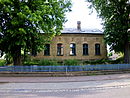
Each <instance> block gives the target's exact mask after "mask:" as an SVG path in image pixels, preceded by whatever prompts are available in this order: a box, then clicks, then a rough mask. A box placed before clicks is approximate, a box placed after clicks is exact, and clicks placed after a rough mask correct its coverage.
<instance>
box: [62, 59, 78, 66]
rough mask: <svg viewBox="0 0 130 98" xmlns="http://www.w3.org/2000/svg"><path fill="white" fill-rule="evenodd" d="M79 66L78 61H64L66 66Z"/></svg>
mask: <svg viewBox="0 0 130 98" xmlns="http://www.w3.org/2000/svg"><path fill="white" fill-rule="evenodd" d="M78 64H79V62H78V61H77V60H75V59H72V60H71V59H70V60H69V59H68V60H65V61H64V65H78Z"/></svg>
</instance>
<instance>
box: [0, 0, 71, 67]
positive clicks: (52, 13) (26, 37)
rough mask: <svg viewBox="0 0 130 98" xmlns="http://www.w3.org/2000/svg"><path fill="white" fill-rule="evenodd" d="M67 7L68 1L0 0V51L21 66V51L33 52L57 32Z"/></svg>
mask: <svg viewBox="0 0 130 98" xmlns="http://www.w3.org/2000/svg"><path fill="white" fill-rule="evenodd" d="M70 8H71V2H70V1H69V0H0V50H2V51H3V52H5V53H8V54H10V55H11V56H12V57H13V62H14V65H21V64H22V61H21V51H26V52H27V51H31V52H33V53H36V52H38V51H40V50H41V49H43V48H44V44H45V42H48V41H50V40H51V39H52V37H54V36H55V35H57V34H60V30H61V29H62V28H63V23H64V22H66V18H65V12H68V11H70ZM41 31H42V32H43V33H44V35H43V34H41ZM41 35H43V36H41Z"/></svg>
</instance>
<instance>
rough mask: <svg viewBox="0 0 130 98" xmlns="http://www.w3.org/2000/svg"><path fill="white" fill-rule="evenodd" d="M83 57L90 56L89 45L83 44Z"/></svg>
mask: <svg viewBox="0 0 130 98" xmlns="http://www.w3.org/2000/svg"><path fill="white" fill-rule="evenodd" d="M83 55H88V44H83Z"/></svg>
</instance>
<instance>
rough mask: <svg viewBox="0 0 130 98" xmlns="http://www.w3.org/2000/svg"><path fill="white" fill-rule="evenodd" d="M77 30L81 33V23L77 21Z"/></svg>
mask: <svg viewBox="0 0 130 98" xmlns="http://www.w3.org/2000/svg"><path fill="white" fill-rule="evenodd" d="M77 30H78V31H81V21H77Z"/></svg>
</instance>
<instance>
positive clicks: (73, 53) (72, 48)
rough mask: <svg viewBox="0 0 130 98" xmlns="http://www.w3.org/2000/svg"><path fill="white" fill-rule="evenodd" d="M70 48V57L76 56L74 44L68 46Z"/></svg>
mask: <svg viewBox="0 0 130 98" xmlns="http://www.w3.org/2000/svg"><path fill="white" fill-rule="evenodd" d="M70 48H71V50H70V55H72V56H73V55H76V44H73V43H72V44H70Z"/></svg>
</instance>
